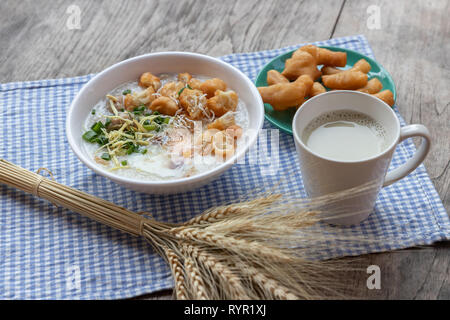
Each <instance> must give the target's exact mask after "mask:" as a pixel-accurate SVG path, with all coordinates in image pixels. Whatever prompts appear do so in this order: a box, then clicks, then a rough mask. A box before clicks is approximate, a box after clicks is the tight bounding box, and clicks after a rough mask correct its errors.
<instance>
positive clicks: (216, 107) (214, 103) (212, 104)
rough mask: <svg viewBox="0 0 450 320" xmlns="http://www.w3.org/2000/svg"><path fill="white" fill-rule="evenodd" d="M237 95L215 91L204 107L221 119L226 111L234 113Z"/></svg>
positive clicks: (231, 92)
mask: <svg viewBox="0 0 450 320" xmlns="http://www.w3.org/2000/svg"><path fill="white" fill-rule="evenodd" d="M237 104H238V95H237V94H236V92H234V91H232V90H230V91H226V92H224V91H222V90H217V91H216V92H215V95H214V97H212V98H210V99H208V101H207V102H206V106H207V108H208V109H209V110H212V111H213V112H214V114H215V115H216V117H221V116H223V115H224V114H225V113H227V112H228V111H236V107H237Z"/></svg>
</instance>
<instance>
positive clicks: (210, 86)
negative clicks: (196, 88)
mask: <svg viewBox="0 0 450 320" xmlns="http://www.w3.org/2000/svg"><path fill="white" fill-rule="evenodd" d="M200 90H202V91H203V92H204V93H206V97H207V98H208V99H209V98H212V97H214V93H215V92H216V91H217V90H221V91H225V90H227V84H226V83H225V81H223V80H222V79H219V78H213V79H208V80H205V81H204V82H203V83H202V84H201V85H200Z"/></svg>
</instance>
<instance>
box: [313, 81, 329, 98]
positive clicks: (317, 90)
mask: <svg viewBox="0 0 450 320" xmlns="http://www.w3.org/2000/svg"><path fill="white" fill-rule="evenodd" d="M324 92H327V89H325V87H324V86H323V85H322V84H321V83H320V82H314V83H313V85H312V87H311V90H310V92H309V96H310V97H314V96H317V95H318V94H321V93H324Z"/></svg>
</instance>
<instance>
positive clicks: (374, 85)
mask: <svg viewBox="0 0 450 320" xmlns="http://www.w3.org/2000/svg"><path fill="white" fill-rule="evenodd" d="M381 89H383V84H382V83H381V82H380V80H378V78H373V79H370V80H369V81H368V82H367V84H366V85H365V86H364V87H362V88H360V89H358V90H356V91H361V92H365V93H369V94H374V93H378V92H380V90H381Z"/></svg>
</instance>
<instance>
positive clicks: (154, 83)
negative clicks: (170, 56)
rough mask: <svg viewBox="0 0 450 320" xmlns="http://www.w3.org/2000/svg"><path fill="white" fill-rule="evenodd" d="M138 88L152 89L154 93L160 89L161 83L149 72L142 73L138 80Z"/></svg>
mask: <svg viewBox="0 0 450 320" xmlns="http://www.w3.org/2000/svg"><path fill="white" fill-rule="evenodd" d="M139 86H141V87H143V88H148V87H153V89H155V91H158V89H159V88H160V87H161V81H160V79H159V78H158V77H157V76H154V75H153V74H151V73H150V72H144V73H143V74H142V75H141V77H140V78H139Z"/></svg>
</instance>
